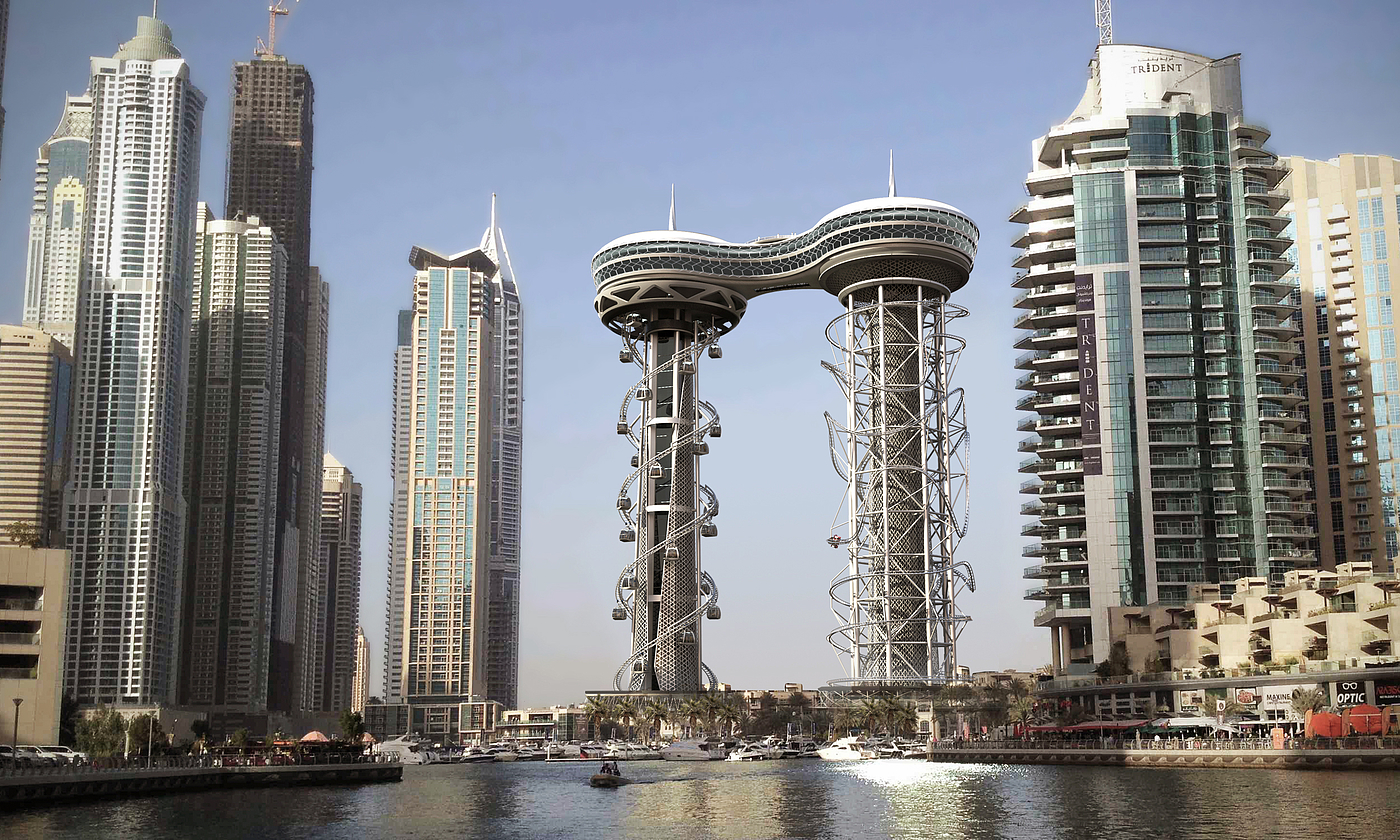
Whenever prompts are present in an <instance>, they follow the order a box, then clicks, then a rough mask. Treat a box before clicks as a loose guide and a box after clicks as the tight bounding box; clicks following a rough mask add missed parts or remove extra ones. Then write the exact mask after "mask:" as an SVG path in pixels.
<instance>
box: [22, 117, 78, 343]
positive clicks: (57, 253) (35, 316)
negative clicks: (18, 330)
mask: <svg viewBox="0 0 1400 840" xmlns="http://www.w3.org/2000/svg"><path fill="white" fill-rule="evenodd" d="M91 142H92V97H90V96H69V97H66V98H65V100H64V103H63V117H62V118H61V119H59V121H58V128H56V129H54V132H53V136H52V137H50V138H49V140H48V142H47V143H45V144H44V145H42V146H40V147H39V159H38V161H37V162H36V163H35V165H34V208H33V211H32V212H31V214H30V216H29V252H28V255H27V259H26V263H25V274H24V325H25V326H26V327H34V328H35V329H40V330H43V331H44V332H46V333H48V334H49V335H52V336H54V337H55V338H57V339H58V340H59V341H61V342H63V343H64V344H65V345H66V346H67V347H68V348H69V349H70V350H71V349H73V323H74V321H75V320H76V318H77V312H78V281H79V271H80V270H81V263H82V256H83V234H84V231H83V219H84V216H85V214H86V211H87V170H88V147H89V146H90V145H91Z"/></svg>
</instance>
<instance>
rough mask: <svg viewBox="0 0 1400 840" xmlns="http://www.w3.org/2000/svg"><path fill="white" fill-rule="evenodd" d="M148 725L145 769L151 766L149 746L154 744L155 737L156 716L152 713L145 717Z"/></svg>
mask: <svg viewBox="0 0 1400 840" xmlns="http://www.w3.org/2000/svg"><path fill="white" fill-rule="evenodd" d="M146 720H147V722H148V723H149V725H148V726H147V727H146V769H147V770H149V769H150V768H151V747H152V746H154V744H155V737H156V716H155V714H154V713H153V714H152V715H151V716H150V717H148V718H146Z"/></svg>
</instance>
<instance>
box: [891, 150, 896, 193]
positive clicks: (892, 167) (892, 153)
mask: <svg viewBox="0 0 1400 840" xmlns="http://www.w3.org/2000/svg"><path fill="white" fill-rule="evenodd" d="M895 195H896V193H895V190H894V149H890V198H894V197H895Z"/></svg>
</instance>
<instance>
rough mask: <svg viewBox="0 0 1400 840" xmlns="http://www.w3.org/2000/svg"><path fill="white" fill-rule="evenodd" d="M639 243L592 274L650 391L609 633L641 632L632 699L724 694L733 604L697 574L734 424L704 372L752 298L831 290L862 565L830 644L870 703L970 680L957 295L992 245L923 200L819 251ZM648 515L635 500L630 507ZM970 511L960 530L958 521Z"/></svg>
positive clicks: (864, 208) (853, 549) (835, 434)
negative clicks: (713, 397)
mask: <svg viewBox="0 0 1400 840" xmlns="http://www.w3.org/2000/svg"><path fill="white" fill-rule="evenodd" d="M672 228H673V229H672V230H669V231H654V232H648V233H639V234H632V235H630V236H624V237H622V238H620V239H617V240H614V241H613V242H611V243H609V244H608V245H606V246H605V247H604V248H603V249H602V250H600V251H599V252H598V254H597V255H595V256H594V258H593V264H592V268H593V275H594V280H595V283H596V285H597V296H596V298H595V300H594V307H595V309H596V311H597V313H598V316H599V318H600V319H601V320H602V321H603V323H604V324H605V325H606V326H607V327H608V328H609V329H611V330H612V331H614V332H616V333H617V334H619V335H621V336H622V338H623V341H624V346H623V349H622V351H621V353H620V356H619V357H620V359H621V360H622V361H623V362H626V363H631V364H635V365H637V367H638V368H639V370H640V374H641V375H640V377H639V378H638V380H637V381H636V383H635V384H634V385H633V387H632V388H631V389H630V390H629V391H628V394H627V397H626V398H625V399H624V400H623V403H622V407H621V410H620V411H619V415H618V422H617V432H618V434H620V435H625V436H626V437H627V438H628V439H629V441H631V443H632V444H633V445H634V447H635V448H636V453H637V454H636V455H635V456H634V457H633V459H632V472H631V473H630V474H629V475H628V477H627V479H626V480H625V481H624V482H623V485H622V488H621V490H620V491H619V493H618V498H617V508H618V511H619V512H620V514H621V516H622V519H623V529H622V531H621V535H620V536H621V539H622V541H623V542H626V543H634V544H635V547H636V551H635V554H634V557H633V559H632V561H631V562H630V563H628V564H627V565H626V566H625V567H624V568H623V570H622V572H621V574H620V575H619V576H618V579H617V585H616V589H615V595H616V597H617V607H616V608H614V610H613V618H615V619H617V620H619V621H622V620H630V621H631V622H632V654H631V656H629V657H628V658H627V659H626V660H625V661H624V662H623V663H622V666H621V667H620V668H619V669H618V671H617V673H616V675H615V676H614V680H613V685H614V689H615V690H618V691H667V692H694V691H699V690H702V689H703V688H704V687H705V686H706V685H713V684H714V683H715V682H716V680H715V677H714V674H713V672H712V671H711V670H710V669H709V668H708V667H707V666H706V665H705V664H704V662H703V661H702V659H701V644H700V643H701V633H700V621H699V619H700V617H701V616H705V617H707V618H711V619H717V618H719V616H720V611H719V605H718V600H719V589H718V587H717V586H716V584H715V582H714V579H713V578H712V577H711V576H710V575H709V574H708V573H707V572H705V571H704V570H703V568H702V566H701V562H700V544H701V541H702V538H704V537H709V536H715V535H716V534H717V533H718V532H717V529H716V526H715V524H714V518H715V517H716V516H717V515H718V514H719V502H718V499H717V497H716V496H715V494H714V492H713V491H712V490H710V488H708V487H706V486H705V485H704V484H702V483H701V482H700V466H699V465H700V458H701V456H703V455H704V454H707V453H708V451H709V444H708V442H707V441H706V438H707V437H709V438H716V437H719V433H720V423H719V415H718V413H717V412H716V411H715V410H714V407H713V406H712V405H710V404H709V403H707V402H705V401H704V400H702V399H700V396H699V366H700V362H701V360H702V358H711V359H717V358H720V355H721V354H720V352H719V346H718V344H717V342H718V340H719V338H720V337H721V336H722V335H724V334H725V333H726V332H728V331H729V330H731V329H733V328H734V327H735V326H736V325H737V324H738V322H739V320H740V319H741V318H742V317H743V315H744V313H745V312H746V310H747V307H748V300H749V298H751V297H754V296H757V295H760V294H766V293H768V292H774V291H780V290H785V289H823V290H825V291H827V292H830V293H831V294H833V295H835V296H836V297H837V298H838V299H839V300H841V301H842V303H843V305H844V306H845V307H846V314H845V315H844V316H843V317H841V318H838V319H836V320H835V321H833V322H832V323H831V325H829V326H828V330H827V335H828V338H829V339H830V340H831V341H832V343H833V344H834V345H835V346H836V347H837V348H838V350H839V353H838V364H836V365H827V367H828V369H829V370H831V371H832V372H833V373H834V374H836V378H837V381H838V382H840V383H841V385H842V389H843V390H844V392H845V394H846V398H847V417H846V422H845V423H844V424H840V423H837V422H836V421H834V420H833V419H831V417H830V415H828V417H827V422H828V425H829V430H830V434H831V436H832V443H833V446H832V458H833V463H834V464H835V465H836V468H837V471H838V472H839V473H841V475H842V476H843V478H845V479H846V480H847V483H848V492H847V499H848V504H847V507H848V510H849V521H848V522H847V523H845V524H844V525H843V526H841V528H838V529H837V530H838V531H844V534H841V533H838V534H835V535H833V536H832V537H831V539H830V540H829V542H830V543H831V544H832V545H833V546H836V547H840V546H842V545H844V546H846V548H847V551H848V557H849V560H848V562H847V564H846V565H845V567H844V569H843V571H842V572H841V573H839V574H838V575H837V576H836V579H835V581H834V582H833V585H832V589H831V592H832V598H833V603H834V609H835V610H836V612H837V616H838V619H839V626H838V627H837V629H836V630H834V631H833V632H832V633H831V635H830V637H829V638H830V640H831V641H832V643H833V644H834V645H835V646H836V647H837V650H838V654H840V656H841V658H842V659H843V661H844V664H845V667H846V670H847V676H846V677H845V678H844V679H840V680H835V681H833V682H835V683H837V684H840V685H850V686H856V687H861V688H866V689H872V690H880V689H893V688H901V687H910V686H921V685H929V684H936V683H942V682H945V681H948V680H951V679H954V678H955V677H956V672H957V668H956V664H957V649H956V641H957V637H958V633H959V631H960V629H961V628H962V626H963V625H964V623H965V622H966V621H967V618H966V617H965V616H962V615H961V614H959V613H958V611H957V607H956V597H957V595H958V593H959V592H960V591H961V590H963V589H964V588H971V586H972V585H973V579H972V571H971V567H970V566H968V565H967V564H966V563H959V562H956V561H955V560H954V557H953V554H954V551H955V549H956V547H957V543H958V540H959V539H960V538H961V536H962V535H963V534H965V533H966V529H967V514H966V503H967V478H968V475H967V444H968V434H967V427H966V422H965V417H964V412H963V406H962V392H961V391H960V390H951V391H950V390H949V387H948V383H949V382H950V381H951V377H952V374H953V371H954V368H955V367H956V364H957V358H958V355H959V353H960V351H961V350H962V348H963V346H964V343H963V341H962V339H960V338H958V337H957V336H955V335H953V334H952V333H950V332H949V330H948V323H949V322H950V321H952V320H954V319H956V318H958V317H961V316H963V315H965V314H967V313H966V310H964V309H962V308H961V307H958V306H956V305H954V304H951V303H949V301H948V297H949V296H950V295H951V294H952V293H953V292H954V291H956V290H957V289H959V288H961V287H962V286H963V285H965V284H966V283H967V279H968V275H969V273H970V272H971V270H972V263H973V259H974V258H975V256H976V252H977V236H978V232H977V227H976V225H974V224H973V223H972V221H971V220H970V219H969V218H967V216H965V215H964V214H962V213H961V212H960V211H958V210H957V209H955V208H953V207H950V206H948V205H946V204H942V203H939V202H936V201H928V200H925V199H918V198H901V197H896V196H894V195H893V176H891V195H890V196H889V197H888V198H881V199H873V200H869V201H861V202H856V203H855V204H849V205H847V206H845V207H842V208H840V209H838V210H836V211H834V212H833V213H830V214H828V215H827V216H826V217H825V218H823V219H821V220H820V221H819V222H818V223H817V225H816V226H814V227H813V228H812V229H811V230H808V231H806V232H805V233H801V234H796V235H794V236H782V237H773V238H769V239H761V240H757V241H755V242H751V243H742V244H741V243H732V242H725V241H724V240H721V239H716V238H714V237H711V236H705V235H703V234H697V233H689V232H682V231H676V230H674V214H673V217H672ZM634 499H635V501H634ZM960 507H961V508H962V519H961V522H959V520H958V513H957V512H958V509H959V508H960Z"/></svg>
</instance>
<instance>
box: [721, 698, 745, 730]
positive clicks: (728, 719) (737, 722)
mask: <svg viewBox="0 0 1400 840" xmlns="http://www.w3.org/2000/svg"><path fill="white" fill-rule="evenodd" d="M745 717H746V715H745V714H744V710H743V709H741V708H740V707H739V706H737V705H736V704H734V703H725V704H724V706H723V707H722V708H721V709H720V712H719V722H720V723H722V724H724V725H726V726H728V727H729V734H730V735H733V734H734V733H735V731H736V730H738V728H739V727H741V726H743V724H744V718H745Z"/></svg>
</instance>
